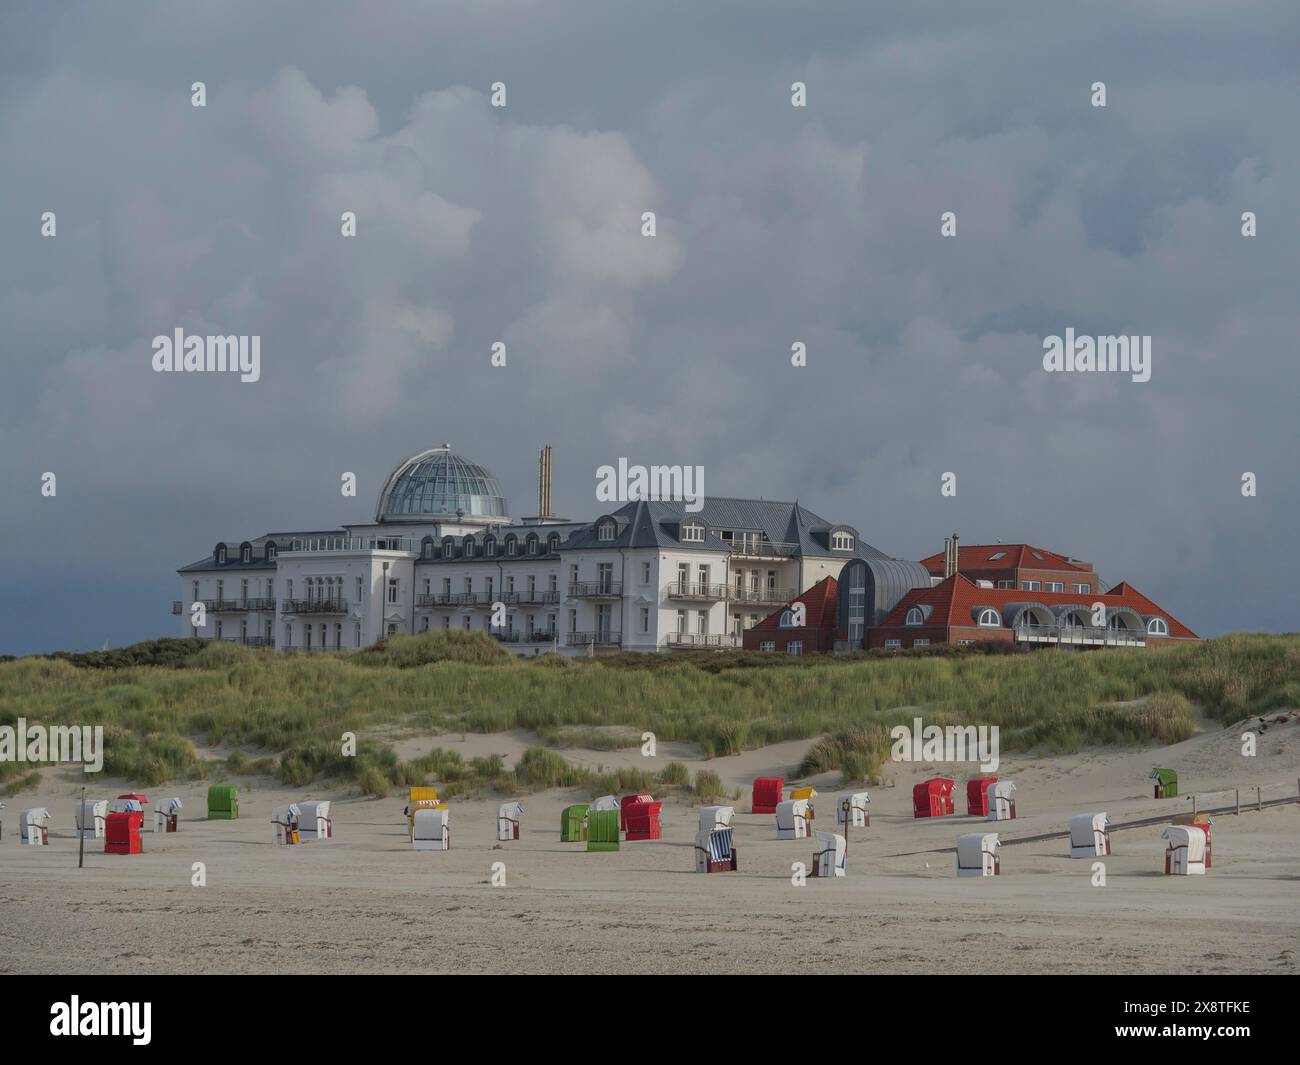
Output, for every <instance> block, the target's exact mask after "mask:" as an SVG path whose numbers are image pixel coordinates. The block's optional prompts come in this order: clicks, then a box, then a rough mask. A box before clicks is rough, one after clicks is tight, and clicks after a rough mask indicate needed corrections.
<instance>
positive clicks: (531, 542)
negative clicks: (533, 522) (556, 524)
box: [528, 533, 537, 555]
mask: <svg viewBox="0 0 1300 1065" xmlns="http://www.w3.org/2000/svg"><path fill="white" fill-rule="evenodd" d="M528 553H529V554H530V555H535V554H537V534H536V533H529V534H528Z"/></svg>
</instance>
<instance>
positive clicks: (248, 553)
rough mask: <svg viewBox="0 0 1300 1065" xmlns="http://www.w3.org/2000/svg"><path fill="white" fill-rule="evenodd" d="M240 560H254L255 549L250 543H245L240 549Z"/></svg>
mask: <svg viewBox="0 0 1300 1065" xmlns="http://www.w3.org/2000/svg"><path fill="white" fill-rule="evenodd" d="M239 561H240V562H252V561H253V549H252V547H251V546H250V545H248V544H244V546H243V547H241V548H240V549H239Z"/></svg>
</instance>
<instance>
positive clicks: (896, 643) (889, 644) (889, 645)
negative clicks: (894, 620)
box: [885, 640, 903, 651]
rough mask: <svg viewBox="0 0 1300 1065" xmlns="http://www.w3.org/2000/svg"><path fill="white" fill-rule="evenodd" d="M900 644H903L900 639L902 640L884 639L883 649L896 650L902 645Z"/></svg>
mask: <svg viewBox="0 0 1300 1065" xmlns="http://www.w3.org/2000/svg"><path fill="white" fill-rule="evenodd" d="M902 646H903V641H902V640H886V641H885V650H886V651H896V650H898V648H900V647H902Z"/></svg>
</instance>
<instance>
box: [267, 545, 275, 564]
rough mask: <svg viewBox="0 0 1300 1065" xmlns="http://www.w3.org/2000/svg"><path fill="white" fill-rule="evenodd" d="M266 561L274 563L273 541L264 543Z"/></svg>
mask: <svg viewBox="0 0 1300 1065" xmlns="http://www.w3.org/2000/svg"><path fill="white" fill-rule="evenodd" d="M266 561H267V562H274V561H275V541H274V540H268V541H267V542H266Z"/></svg>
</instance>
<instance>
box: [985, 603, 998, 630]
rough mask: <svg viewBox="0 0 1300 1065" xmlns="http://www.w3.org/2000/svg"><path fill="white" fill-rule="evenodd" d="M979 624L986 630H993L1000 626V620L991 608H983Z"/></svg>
mask: <svg viewBox="0 0 1300 1065" xmlns="http://www.w3.org/2000/svg"><path fill="white" fill-rule="evenodd" d="M980 624H981V625H983V626H984V627H985V628H986V629H995V628H997V627H998V626H999V625H1001V624H1002V620H1001V618H999V617H998V612H997V611H996V610H994V609H993V608H992V607H985V608H984V609H983V610H981V611H980Z"/></svg>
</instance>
